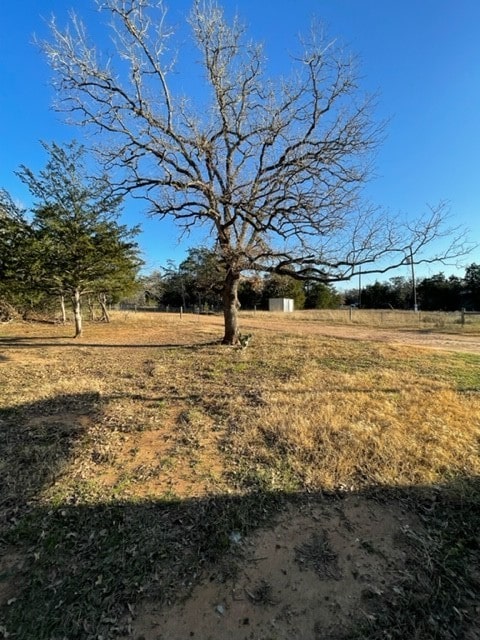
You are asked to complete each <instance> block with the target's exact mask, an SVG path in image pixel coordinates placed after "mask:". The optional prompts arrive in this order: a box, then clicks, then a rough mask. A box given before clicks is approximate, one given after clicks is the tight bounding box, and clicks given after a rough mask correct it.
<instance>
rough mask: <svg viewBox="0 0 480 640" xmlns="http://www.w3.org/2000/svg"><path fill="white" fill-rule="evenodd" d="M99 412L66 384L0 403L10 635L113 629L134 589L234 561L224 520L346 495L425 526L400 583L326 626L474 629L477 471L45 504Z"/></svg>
mask: <svg viewBox="0 0 480 640" xmlns="http://www.w3.org/2000/svg"><path fill="white" fill-rule="evenodd" d="M100 411H101V405H100V398H99V397H98V396H97V395H96V394H72V395H66V396H58V397H56V398H53V399H50V400H44V401H40V402H36V403H32V404H24V405H22V406H20V407H18V408H9V409H6V410H3V411H2V412H1V413H0V419H1V423H0V425H1V434H2V438H1V441H0V459H1V460H2V467H1V469H2V471H3V474H4V478H5V479H6V481H7V482H6V483H5V482H4V483H3V484H2V486H3V487H4V489H2V494H1V502H0V513H1V520H0V523H1V529H0V548H1V547H3V549H4V550H7V551H8V553H10V554H14V555H15V556H16V557H18V556H20V555H21V556H22V562H21V563H19V564H18V565H17V566H15V567H13V566H11V567H10V568H9V569H8V570H7V571H3V574H2V571H0V595H1V593H2V589H1V586H2V582H3V583H6V582H8V580H10V579H12V578H15V579H16V585H17V589H16V591H15V593H13V594H10V595H11V597H9V599H8V602H9V603H8V602H3V603H2V604H3V607H2V609H1V611H0V614H2V615H1V619H3V621H2V622H0V630H1V629H3V630H4V633H5V632H6V633H10V634H12V635H11V637H12V638H15V640H47V639H48V640H51V639H53V638H68V639H69V640H80V639H81V640H93V639H94V638H95V639H97V638H99V637H103V638H115V637H122V634H125V633H127V632H128V629H127V628H126V626H125V625H126V623H125V620H126V619H127V618H128V616H130V617H131V615H133V613H132V612H134V611H135V610H136V607H137V605H138V604H139V603H140V602H141V601H143V600H144V599H151V600H154V601H156V602H158V603H159V604H160V605H164V606H170V605H171V603H173V602H175V601H176V600H178V599H179V598H184V597H187V596H188V594H189V592H190V591H191V589H192V587H193V586H194V585H195V584H197V583H198V582H199V580H200V579H201V578H202V576H203V577H204V576H205V573H204V572H205V571H206V570H208V572H209V574H208V575H216V576H217V578H218V579H220V577H221V574H222V571H225V570H226V569H225V568H226V566H227V565H228V563H229V562H231V560H232V558H231V547H232V542H231V535H232V532H237V533H238V534H240V536H241V537H242V538H244V537H245V536H248V535H249V534H251V533H253V532H254V531H255V530H256V529H258V528H259V527H262V526H265V525H269V524H271V523H272V522H273V520H274V519H275V517H276V516H277V515H278V514H280V513H281V511H282V509H283V508H285V507H286V506H288V505H293V506H294V507H296V506H298V507H299V508H301V507H303V506H305V505H307V504H313V503H322V502H330V503H333V504H334V505H337V506H338V508H339V509H341V505H342V502H343V501H344V500H345V497H346V495H348V496H357V497H358V499H359V500H367V501H375V502H377V503H378V502H382V503H384V504H386V505H389V506H392V508H393V507H395V506H396V507H398V508H402V509H405V510H411V511H412V512H415V513H416V514H417V516H418V517H419V518H420V519H421V521H422V524H423V527H424V529H423V533H422V536H421V539H420V540H418V539H415V540H413V541H412V542H411V548H410V553H411V559H410V561H409V564H408V566H407V570H406V571H405V573H404V574H403V575H402V576H399V580H400V583H399V584H400V586H401V593H400V591H395V585H394V588H393V589H390V590H389V589H385V592H384V593H382V594H381V595H376V596H375V599H374V603H373V604H374V607H375V616H374V617H375V623H374V624H373V623H372V621H371V620H368V621H367V622H365V619H363V622H358V624H357V625H356V626H355V629H354V630H353V631H352V632H351V633H350V632H349V633H343V632H342V634H343V635H342V634H341V633H339V634H338V635H336V636H330V637H335V638H336V639H338V640H340V639H342V640H346V639H347V638H348V639H352V640H353V638H356V639H364V640H366V639H367V638H368V639H369V640H380V639H384V638H386V637H390V638H392V639H395V640H400V638H402V640H403V639H404V638H414V637H417V638H422V639H425V640H427V639H429V638H432V639H434V638H435V639H437V640H453V638H467V637H471V638H476V637H478V635H471V636H469V635H467V634H468V633H470V631H471V629H472V628H473V629H474V630H473V634H475V633H478V631H479V627H478V621H475V619H474V618H473V616H472V612H474V608H475V606H476V605H478V602H477V601H476V594H477V595H478V588H479V587H480V564H479V563H480V548H479V541H478V530H479V529H480V508H479V507H480V479H479V478H457V479H454V480H452V481H451V482H450V483H448V484H446V485H445V486H438V487H432V486H423V487H405V488H392V487H373V488H370V489H366V490H364V491H358V492H348V494H346V493H330V494H323V493H322V492H318V493H316V494H315V493H306V492H298V493H295V494H287V493H281V492H272V491H270V490H269V489H268V488H267V487H265V486H262V484H261V483H259V484H257V485H256V486H254V485H250V486H249V487H243V488H242V487H239V488H238V489H239V495H236V496H231V495H215V496H208V497H205V498H199V499H188V500H182V501H180V500H178V499H168V498H167V497H165V498H163V499H154V500H153V499H152V500H143V501H130V502H126V501H111V502H95V501H94V500H91V501H90V502H89V501H88V500H85V501H84V503H82V504H71V503H68V502H60V503H58V504H55V505H52V504H48V505H45V504H42V502H41V493H42V491H43V490H44V489H45V488H47V487H48V486H50V485H51V483H52V482H53V481H54V480H55V477H57V475H58V474H59V473H61V471H62V469H63V468H64V467H65V465H69V464H75V457H74V449H75V443H76V442H77V441H78V440H79V439H81V438H82V437H83V436H84V435H85V433H86V430H87V429H88V424H85V423H84V422H82V420H81V419H80V417H81V416H94V415H95V414H96V413H98V412H100ZM5 488H6V491H5ZM352 535H354V534H352ZM226 563H227V564H226ZM365 606H366V607H367V606H369V605H365ZM472 625H474V626H473V627H472ZM475 625H476V626H475ZM127 626H128V625H127ZM312 634H313V630H312ZM5 637H6V636H5ZM313 637H315V636H314V635H312V638H313Z"/></svg>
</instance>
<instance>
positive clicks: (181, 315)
mask: <svg viewBox="0 0 480 640" xmlns="http://www.w3.org/2000/svg"><path fill="white" fill-rule="evenodd" d="M182 317H183V307H180V320H181V319H182Z"/></svg>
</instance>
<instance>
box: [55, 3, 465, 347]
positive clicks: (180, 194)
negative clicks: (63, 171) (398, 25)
mask: <svg viewBox="0 0 480 640" xmlns="http://www.w3.org/2000/svg"><path fill="white" fill-rule="evenodd" d="M98 5H99V9H100V10H101V11H104V12H105V13H106V14H107V15H108V17H109V27H110V29H111V35H112V36H113V41H114V45H115V56H113V57H106V56H102V54H101V50H100V47H95V46H94V45H92V44H90V43H89V41H88V39H87V35H86V30H85V28H84V26H83V24H82V22H81V21H80V19H79V18H78V17H77V16H76V15H75V14H71V19H70V24H69V26H68V27H67V28H66V29H62V28H60V26H59V25H58V24H57V23H56V21H55V20H52V23H51V29H52V39H51V41H49V42H46V43H43V48H44V51H45V52H46V54H47V55H48V58H49V61H50V64H51V66H52V68H53V69H54V71H55V85H56V88H57V89H58V91H59V98H60V100H59V102H58V105H59V108H60V109H62V110H65V111H68V112H69V113H70V114H71V116H72V118H71V119H72V120H74V121H76V122H77V123H80V124H82V125H90V126H92V127H94V128H98V129H99V130H100V131H101V132H102V133H104V134H109V135H108V138H107V139H108V142H106V144H104V146H103V149H102V153H103V154H104V158H105V160H106V162H107V164H109V165H110V168H115V169H117V170H118V171H117V175H119V176H120V177H119V179H118V184H117V187H118V188H119V189H122V190H123V191H125V192H130V193H133V194H134V195H138V196H141V197H143V198H145V199H146V200H147V201H148V202H149V204H150V209H151V212H152V213H154V214H157V215H158V216H160V217H162V216H173V217H174V218H175V219H176V220H177V222H178V223H179V225H180V226H183V227H184V228H187V229H188V228H191V227H194V226H197V225H203V227H204V229H207V230H209V231H210V233H211V236H212V238H213V240H214V243H215V248H216V251H217V252H218V255H219V258H220V259H221V261H222V262H223V264H224V267H225V273H226V276H225V284H224V294H223V300H224V316H225V335H224V340H223V341H224V343H227V344H234V343H235V342H236V341H237V339H238V322H237V309H238V299H237V287H238V283H239V278H240V274H241V272H242V271H245V270H260V271H264V272H276V273H283V274H289V275H293V276H294V277H297V278H302V277H304V276H306V277H308V278H309V279H310V280H311V279H313V278H318V279H319V280H322V281H324V282H334V281H340V280H347V279H349V278H351V277H352V276H353V275H355V274H356V273H358V272H359V271H361V272H362V273H363V274H367V273H379V272H384V271H386V270H388V269H393V268H395V267H398V266H400V265H404V264H407V263H408V261H410V260H415V262H416V263H417V264H418V263H420V262H425V261H428V262H430V261H436V260H446V259H448V258H452V257H454V256H458V255H459V254H460V253H461V252H462V250H463V246H462V245H461V242H460V241H461V238H459V237H457V238H453V239H452V238H451V239H450V241H449V243H448V247H447V248H446V249H443V251H442V252H441V253H440V254H439V253H436V254H428V255H427V254H426V252H425V250H426V249H427V248H429V247H430V245H431V244H432V242H433V241H435V240H438V238H439V237H440V236H442V235H445V234H449V233H450V231H449V230H447V229H445V228H444V222H445V214H446V208H445V206H444V205H443V204H441V205H438V206H436V207H433V208H432V209H430V210H429V211H428V213H427V214H426V215H424V216H422V217H420V218H419V219H417V220H415V221H414V222H410V223H405V224H401V223H400V222H399V220H398V219H396V218H395V219H391V218H389V216H388V215H387V214H386V213H385V212H384V211H380V210H379V209H376V208H374V207H370V206H368V205H365V204H364V203H362V200H361V187H362V186H363V185H364V183H365V181H366V180H367V179H368V178H369V175H370V171H369V170H370V160H371V153H372V151H373V150H374V149H375V147H376V146H377V144H378V142H379V139H380V138H381V133H382V132H381V129H382V127H381V126H380V127H379V126H376V125H375V123H374V121H373V119H372V106H373V101H372V99H371V98H370V97H368V96H364V95H363V94H362V92H361V90H360V88H359V85H358V82H357V75H356V65H355V61H354V60H353V59H352V58H351V57H349V56H348V55H346V54H345V52H344V51H343V50H342V48H341V47H340V46H339V44H338V43H337V42H336V41H335V40H327V39H324V38H323V37H322V34H321V30H320V29H312V32H311V34H310V36H309V38H308V39H306V40H305V41H304V42H303V43H301V51H300V53H298V55H296V56H292V58H291V63H292V72H291V75H290V76H289V77H288V78H281V79H278V81H276V82H274V81H272V80H270V79H269V77H268V74H267V73H266V62H265V59H264V55H263V52H262V47H260V46H259V45H257V44H254V43H252V42H251V41H250V40H248V39H247V36H246V32H245V29H244V27H243V26H242V24H241V23H240V22H239V20H238V19H235V20H233V21H232V22H228V20H227V19H226V17H225V15H224V12H223V10H222V8H221V7H220V6H219V5H218V4H217V3H216V2H214V1H208V0H205V1H203V0H195V1H194V2H193V6H192V10H191V14H190V16H189V18H188V22H189V25H190V27H191V34H192V38H193V41H194V43H195V44H196V46H197V47H198V50H199V51H200V56H198V53H196V54H194V56H193V58H192V61H191V66H190V67H189V72H188V73H191V76H192V77H194V78H198V74H199V71H198V70H197V69H196V68H195V65H200V69H201V71H200V73H201V74H202V78H203V81H204V85H205V86H204V92H203V93H202V94H201V96H190V97H186V96H184V95H182V94H181V93H180V92H178V91H175V87H176V86H178V84H179V83H178V81H175V77H174V76H173V74H172V71H173V68H174V65H175V57H176V56H175V54H174V53H173V48H172V47H171V40H172V35H173V31H172V30H171V29H170V28H169V27H168V26H167V21H166V13H167V12H166V7H165V5H164V3H163V2H161V1H160V2H157V1H156V0H105V1H104V2H100V1H99V2H98ZM187 50H188V48H187ZM102 138H103V139H104V140H105V137H104V136H102Z"/></svg>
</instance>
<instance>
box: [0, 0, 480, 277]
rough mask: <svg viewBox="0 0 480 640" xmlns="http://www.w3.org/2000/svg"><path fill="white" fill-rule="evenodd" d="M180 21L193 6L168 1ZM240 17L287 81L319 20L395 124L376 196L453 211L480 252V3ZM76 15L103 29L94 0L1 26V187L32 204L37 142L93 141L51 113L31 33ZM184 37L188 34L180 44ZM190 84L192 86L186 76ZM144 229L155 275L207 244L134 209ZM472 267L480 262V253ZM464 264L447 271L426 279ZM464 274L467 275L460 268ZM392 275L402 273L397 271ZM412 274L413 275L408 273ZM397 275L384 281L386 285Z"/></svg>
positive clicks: (411, 207)
mask: <svg viewBox="0 0 480 640" xmlns="http://www.w3.org/2000/svg"><path fill="white" fill-rule="evenodd" d="M167 4H168V5H169V6H170V15H171V18H172V21H173V22H177V23H178V24H181V23H182V13H185V11H186V10H187V9H188V7H189V6H190V2H189V1H188V0H170V2H168V1H167ZM223 5H224V6H225V7H226V9H227V11H228V13H232V12H234V11H235V10H238V13H239V14H240V16H241V17H242V18H243V20H244V22H246V23H247V25H248V26H249V32H250V34H251V35H252V37H253V38H254V39H256V40H260V41H262V42H263V43H264V46H265V51H266V54H267V57H268V59H269V64H270V68H271V69H272V72H273V73H278V74H280V73H282V72H287V71H288V68H289V64H290V63H289V57H288V54H289V52H291V51H293V50H294V49H295V43H296V38H297V35H298V34H299V33H301V32H305V31H306V30H307V29H308V27H309V25H310V22H311V18H312V17H313V16H315V17H316V18H317V19H319V20H320V21H322V22H323V23H325V25H326V26H327V28H328V31H329V33H330V35H331V36H333V37H338V38H339V39H340V40H342V41H343V42H345V43H346V44H347V45H348V47H349V48H350V49H351V51H352V52H354V53H356V54H357V55H358V57H359V59H360V62H361V71H362V76H363V85H362V86H363V87H364V88H365V89H366V90H368V91H378V93H379V104H378V109H377V114H376V115H377V117H378V119H380V120H381V119H385V118H388V119H389V124H388V126H387V136H386V139H385V141H384V142H383V143H382V145H381V147H380V149H379V152H378V154H377V158H376V178H375V179H374V180H373V181H372V182H371V183H370V184H369V185H368V189H367V194H368V197H369V198H370V199H372V200H373V201H375V202H377V203H378V204H380V205H382V206H384V207H386V208H388V209H390V210H392V211H394V212H396V211H398V212H402V213H407V214H409V215H412V216H414V215H418V214H420V213H422V212H424V211H425V210H426V206H427V204H432V205H435V204H436V203H437V202H439V201H441V200H447V201H449V203H450V208H451V213H452V223H454V224H459V225H464V226H466V227H469V229H470V238H471V240H472V241H474V242H478V243H480V159H479V150H480V27H479V25H480V2H478V0H402V1H400V0H234V1H232V0H224V1H223ZM70 7H72V8H74V9H75V10H76V11H77V13H78V14H79V15H81V16H83V17H84V18H85V21H86V23H87V25H89V26H90V27H91V30H92V34H93V38H94V39H95V36H96V35H98V33H99V29H98V26H97V25H95V21H96V20H98V19H99V18H98V15H97V14H96V13H95V11H94V3H93V0H22V1H21V2H4V3H2V13H1V18H0V187H3V188H6V189H7V190H8V191H9V192H10V193H11V195H12V196H13V197H14V198H15V199H17V200H18V201H19V202H21V203H23V204H24V205H26V206H28V205H29V203H30V198H29V194H28V191H27V190H26V188H25V187H24V185H22V183H21V182H20V181H19V179H18V178H17V177H16V176H15V175H14V171H15V170H16V169H18V167H19V165H20V164H25V165H27V166H28V167H30V168H32V169H33V170H34V171H38V170H39V169H41V168H42V167H43V166H44V164H45V161H46V157H45V154H44V151H43V149H42V147H41V145H40V143H39V141H40V140H44V141H46V142H51V141H56V142H62V141H67V140H70V139H72V138H75V139H77V140H80V141H81V140H82V135H83V132H82V131H81V130H79V129H74V128H71V127H69V126H67V125H65V124H63V122H62V114H58V113H55V112H54V111H53V110H52V107H51V105H52V101H53V91H52V89H51V88H50V86H49V79H50V76H51V74H50V70H49V68H48V66H47V64H46V62H45V60H44V59H43V57H42V55H41V53H40V52H39V50H38V49H37V47H36V46H35V45H34V44H33V35H34V34H37V35H38V36H39V37H40V38H42V37H47V35H48V29H47V27H46V24H45V18H48V17H49V16H50V15H51V14H52V13H53V14H55V15H56V16H58V17H59V20H60V22H61V23H62V22H64V20H65V17H66V12H67V9H68V8H70ZM182 37H184V36H182ZM186 86H188V78H186ZM123 221H124V222H125V223H127V224H132V225H133V224H136V223H137V222H140V223H141V224H142V227H143V229H144V231H143V233H142V235H141V237H140V244H141V246H142V249H143V253H144V258H145V260H146V268H147V269H148V270H151V269H154V268H157V267H159V266H161V265H164V264H165V263H166V261H167V260H168V259H173V260H175V261H176V262H179V261H180V260H181V259H182V258H183V257H184V255H185V251H186V249H187V248H188V247H189V246H195V245H196V244H197V243H198V242H200V241H202V238H198V237H196V236H192V237H190V238H186V239H184V240H183V241H182V242H179V241H178V233H177V231H176V229H175V227H174V226H173V224H171V223H170V222H160V221H158V220H151V219H148V218H146V217H145V216H144V215H143V213H142V208H141V204H139V203H135V205H128V206H127V207H126V209H125V213H124V220H123ZM464 262H465V263H466V264H470V263H472V262H477V263H479V262H480V249H478V250H477V251H476V252H474V253H472V254H471V255H470V256H468V257H467V258H466V259H465V260H464ZM439 271H444V272H445V273H447V274H449V273H453V272H455V271H456V270H455V268H454V267H445V266H442V265H437V266H433V267H429V268H428V270H426V271H424V272H422V273H421V274H420V275H431V274H433V273H438V272H439ZM459 273H460V274H463V269H460V271H459ZM392 275H393V274H392ZM402 275H405V276H406V277H408V275H409V274H408V273H406V274H402ZM388 277H390V276H389V275H382V276H381V277H380V279H381V280H385V279H387V278H388Z"/></svg>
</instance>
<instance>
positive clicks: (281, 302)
mask: <svg viewBox="0 0 480 640" xmlns="http://www.w3.org/2000/svg"><path fill="white" fill-rule="evenodd" d="M293 307H294V305H293V298H269V299H268V310H269V311H287V312H288V311H293Z"/></svg>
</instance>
